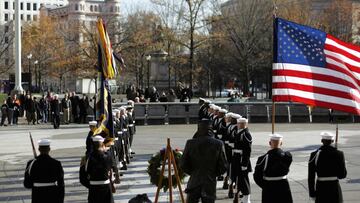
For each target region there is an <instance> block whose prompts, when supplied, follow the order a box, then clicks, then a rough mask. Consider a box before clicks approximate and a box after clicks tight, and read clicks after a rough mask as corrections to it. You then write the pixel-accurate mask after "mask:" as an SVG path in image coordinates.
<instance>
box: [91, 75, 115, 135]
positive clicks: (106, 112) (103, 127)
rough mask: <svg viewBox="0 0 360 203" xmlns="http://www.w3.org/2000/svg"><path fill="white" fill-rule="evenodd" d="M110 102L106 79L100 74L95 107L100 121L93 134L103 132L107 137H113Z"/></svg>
mask: <svg viewBox="0 0 360 203" xmlns="http://www.w3.org/2000/svg"><path fill="white" fill-rule="evenodd" d="M111 102H112V100H111V94H110V91H109V83H108V80H106V79H105V78H104V77H103V76H101V84H100V97H99V100H98V103H97V107H96V108H97V111H96V112H97V117H98V120H99V121H100V122H99V123H98V126H97V128H96V130H95V131H94V135H97V134H103V135H104V136H105V137H107V138H114V137H115V136H114V119H113V115H112V105H111Z"/></svg>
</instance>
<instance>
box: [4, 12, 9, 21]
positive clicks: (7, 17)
mask: <svg viewBox="0 0 360 203" xmlns="http://www.w3.org/2000/svg"><path fill="white" fill-rule="evenodd" d="M4 19H5V22H7V21H9V14H8V13H5V15H4Z"/></svg>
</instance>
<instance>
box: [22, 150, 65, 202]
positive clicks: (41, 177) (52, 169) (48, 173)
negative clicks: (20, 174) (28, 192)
mask: <svg viewBox="0 0 360 203" xmlns="http://www.w3.org/2000/svg"><path fill="white" fill-rule="evenodd" d="M24 186H25V187H26V188H31V189H32V201H31V202H32V203H49V202H51V203H63V202H64V194H65V189H64V171H63V168H62V166H61V163H60V162H59V161H57V160H55V159H53V158H51V157H50V156H49V155H47V154H41V155H39V156H38V157H36V158H35V159H33V160H30V161H29V162H28V163H27V165H26V171H25V179H24Z"/></svg>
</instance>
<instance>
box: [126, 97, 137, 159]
mask: <svg viewBox="0 0 360 203" xmlns="http://www.w3.org/2000/svg"><path fill="white" fill-rule="evenodd" d="M128 106H131V107H132V109H131V116H132V119H133V124H134V135H135V134H136V125H135V123H136V115H135V102H134V101H133V100H129V101H128ZM133 154H135V152H133Z"/></svg>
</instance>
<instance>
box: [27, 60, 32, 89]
mask: <svg viewBox="0 0 360 203" xmlns="http://www.w3.org/2000/svg"><path fill="white" fill-rule="evenodd" d="M27 58H28V59H29V71H28V72H29V76H30V79H29V90H30V92H31V86H32V84H31V83H32V82H31V81H32V77H31V58H32V54H31V53H30V54H29V55H27Z"/></svg>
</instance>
